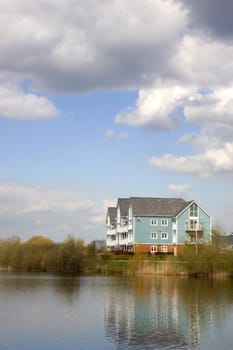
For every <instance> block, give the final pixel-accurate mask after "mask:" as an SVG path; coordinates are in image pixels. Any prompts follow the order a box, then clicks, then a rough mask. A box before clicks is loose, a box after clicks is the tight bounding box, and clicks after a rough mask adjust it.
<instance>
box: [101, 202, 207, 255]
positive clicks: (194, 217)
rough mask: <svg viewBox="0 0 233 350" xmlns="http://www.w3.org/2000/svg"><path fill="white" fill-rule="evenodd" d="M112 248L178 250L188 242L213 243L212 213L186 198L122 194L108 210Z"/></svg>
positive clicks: (108, 241) (114, 249)
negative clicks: (128, 196)
mask: <svg viewBox="0 0 233 350" xmlns="http://www.w3.org/2000/svg"><path fill="white" fill-rule="evenodd" d="M106 223H107V239H106V246H107V249H108V250H109V251H116V250H121V251H131V252H139V251H140V252H148V253H174V254H175V255H176V254H177V252H179V249H180V248H181V246H182V245H184V244H185V243H189V244H194V245H196V246H197V245H199V244H209V243H211V230H212V219H211V216H210V215H209V214H208V213H207V212H206V211H205V210H204V209H203V208H202V207H200V205H199V204H197V202H196V201H194V200H192V201H185V200H184V199H182V198H145V197H130V198H118V200H117V205H116V207H109V208H108V211H107V218H106Z"/></svg>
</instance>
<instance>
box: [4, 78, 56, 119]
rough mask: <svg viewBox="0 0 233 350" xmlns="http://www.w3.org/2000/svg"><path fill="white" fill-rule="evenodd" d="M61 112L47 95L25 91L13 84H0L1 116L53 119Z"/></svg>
mask: <svg viewBox="0 0 233 350" xmlns="http://www.w3.org/2000/svg"><path fill="white" fill-rule="evenodd" d="M58 114H59V112H58V110H57V109H56V107H55V106H54V105H53V103H52V102H51V101H49V100H48V99H47V98H46V97H43V96H36V95H34V94H32V93H27V94H26V93H24V92H23V91H22V90H20V89H19V88H17V87H16V86H12V85H6V84H5V85H0V116H1V117H5V118H10V119H19V120H34V119H51V118H55V117H57V116H58Z"/></svg>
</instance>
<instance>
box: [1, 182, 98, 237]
mask: <svg viewBox="0 0 233 350" xmlns="http://www.w3.org/2000/svg"><path fill="white" fill-rule="evenodd" d="M0 203H1V204H0V219H1V220H0V232H1V235H3V234H4V235H5V236H10V235H18V236H21V237H22V238H26V237H27V238H28V237H31V236H33V235H35V234H36V232H38V231H40V232H41V233H43V234H44V235H47V236H49V237H51V238H53V239H58V240H63V239H65V237H66V235H67V234H68V233H70V232H73V233H75V235H76V236H78V237H80V238H84V239H85V240H88V239H89V238H91V235H93V234H95V235H96V236H97V237H98V234H100V232H102V230H103V229H102V228H101V225H99V226H98V224H99V223H100V221H99V222H98V223H96V227H95V231H94V232H93V228H94V227H93V225H92V230H91V231H90V232H86V231H85V235H83V231H82V228H83V227H84V226H85V225H87V224H90V223H91V224H92V223H93V217H94V216H97V215H100V211H98V210H96V209H94V205H95V202H94V201H93V200H92V199H90V198H87V197H86V196H85V195H83V194H81V192H80V191H79V190H78V189H77V188H66V189H64V188H60V187H54V188H52V187H33V186H31V187H29V186H21V185H18V184H14V183H0ZM101 237H102V236H101ZM93 239H94V237H93Z"/></svg>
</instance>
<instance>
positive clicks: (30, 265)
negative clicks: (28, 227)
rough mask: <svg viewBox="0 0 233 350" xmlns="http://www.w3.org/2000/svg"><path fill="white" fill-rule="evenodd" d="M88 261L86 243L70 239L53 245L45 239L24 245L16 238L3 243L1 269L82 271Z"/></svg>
mask: <svg viewBox="0 0 233 350" xmlns="http://www.w3.org/2000/svg"><path fill="white" fill-rule="evenodd" d="M87 263H88V261H87V253H86V247H85V245H84V242H83V240H81V239H76V238H74V237H72V236H68V237H67V239H66V240H65V241H64V242H63V243H59V244H58V243H54V242H53V241H52V240H51V239H49V238H46V237H43V236H34V237H31V238H30V239H29V240H28V241H26V242H25V243H21V242H20V239H19V238H17V237H11V238H8V239H5V240H0V266H2V267H10V268H12V269H14V270H19V271H45V272H65V273H66V272H81V271H83V270H84V268H85V266H86V264H87Z"/></svg>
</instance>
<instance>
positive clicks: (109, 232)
mask: <svg viewBox="0 0 233 350" xmlns="http://www.w3.org/2000/svg"><path fill="white" fill-rule="evenodd" d="M115 234H116V228H110V227H109V228H108V230H107V235H110V236H112V235H115Z"/></svg>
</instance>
